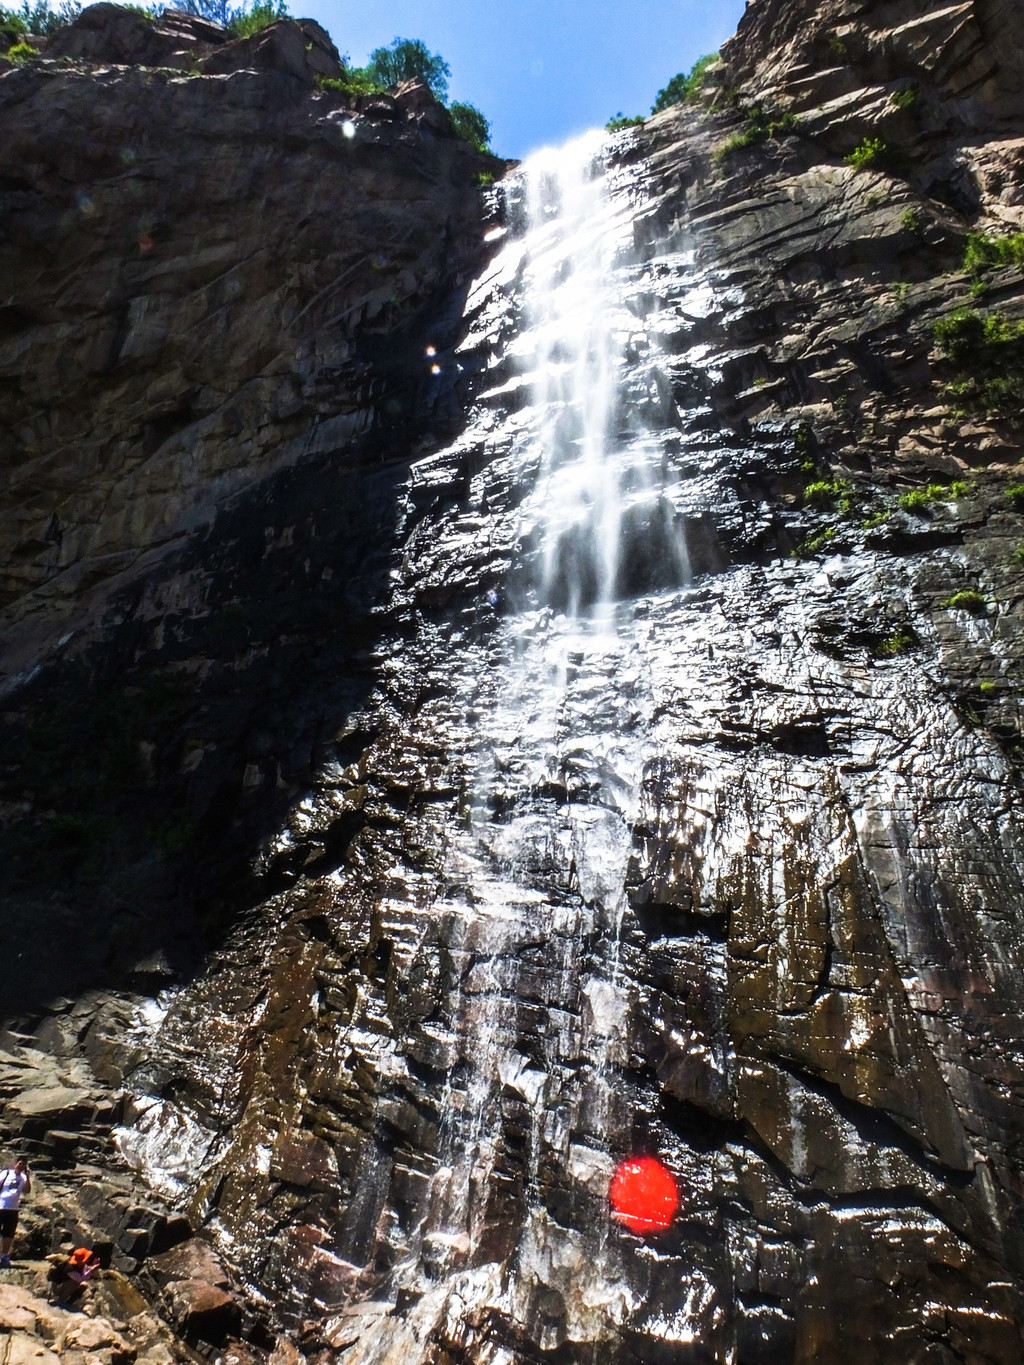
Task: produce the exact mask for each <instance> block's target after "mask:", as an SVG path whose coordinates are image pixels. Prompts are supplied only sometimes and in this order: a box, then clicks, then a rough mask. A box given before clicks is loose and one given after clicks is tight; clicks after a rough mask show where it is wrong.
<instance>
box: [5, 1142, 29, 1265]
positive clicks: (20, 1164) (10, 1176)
mask: <svg viewBox="0 0 1024 1365" xmlns="http://www.w3.org/2000/svg"><path fill="white" fill-rule="evenodd" d="M31 1193H32V1177H31V1175H30V1174H29V1169H28V1162H27V1161H26V1160H25V1158H24V1157H23V1156H19V1157H18V1159H17V1161H16V1162H15V1163H14V1165H13V1166H10V1167H8V1169H7V1170H6V1171H0V1267H2V1268H3V1269H4V1270H7V1269H9V1267H10V1264H11V1247H12V1246H13V1245H14V1234H15V1232H17V1230H18V1205H19V1204H20V1203H21V1196H22V1195H23V1194H31Z"/></svg>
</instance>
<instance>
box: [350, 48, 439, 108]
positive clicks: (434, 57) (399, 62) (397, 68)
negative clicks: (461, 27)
mask: <svg viewBox="0 0 1024 1365" xmlns="http://www.w3.org/2000/svg"><path fill="white" fill-rule="evenodd" d="M364 70H365V71H366V72H367V73H368V74H369V75H370V76H372V77H373V78H374V79H375V80H377V81H378V82H379V83H380V85H381V86H383V88H384V89H385V90H389V89H391V87H392V86H395V85H399V84H400V83H401V82H402V81H410V80H415V79H417V78H418V79H420V80H422V81H425V82H426V83H427V85H429V86H430V88H431V90H432V91H433V93H434V95H435V97H436V98H437V99H439V100H440V101H441V103H442V104H443V103H444V102H445V100H447V98H448V77H449V76H450V75H451V74H452V71H451V67H450V66H449V65H448V63H447V62H446V61H445V59H444V58H443V57H442V56H440V55H439V54H438V53H436V52H428V51H427V46H426V44H425V43H421V42H420V41H419V39H418V38H395V39H394V41H393V42H392V43H391V45H390V47H378V48H374V50H373V51H372V52H371V53H370V60H369V61H368V62H367V64H366V66H365V67H364Z"/></svg>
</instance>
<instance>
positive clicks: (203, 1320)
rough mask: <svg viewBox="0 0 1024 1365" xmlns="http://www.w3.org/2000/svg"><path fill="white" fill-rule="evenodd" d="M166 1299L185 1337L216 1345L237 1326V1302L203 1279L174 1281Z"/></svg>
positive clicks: (239, 1316) (238, 1316) (238, 1325)
mask: <svg viewBox="0 0 1024 1365" xmlns="http://www.w3.org/2000/svg"><path fill="white" fill-rule="evenodd" d="M167 1296H168V1298H169V1299H170V1303H171V1312H172V1314H173V1316H174V1320H175V1322H176V1323H177V1324H178V1327H179V1329H180V1330H181V1332H182V1333H183V1334H184V1335H185V1336H186V1337H189V1338H193V1339H197V1340H199V1341H205V1342H209V1344H210V1345H211V1346H220V1345H221V1344H222V1343H223V1342H224V1341H225V1340H226V1339H227V1338H228V1337H229V1336H232V1335H233V1334H235V1333H237V1331H238V1329H239V1327H240V1326H241V1321H242V1315H241V1310H240V1308H239V1305H238V1301H237V1300H236V1299H234V1298H232V1296H231V1295H230V1294H228V1293H226V1292H225V1291H224V1290H223V1289H220V1288H218V1287H217V1286H216V1285H213V1284H210V1283H209V1282H208V1281H206V1280H175V1281H174V1282H173V1283H172V1284H171V1285H169V1286H168V1289H167Z"/></svg>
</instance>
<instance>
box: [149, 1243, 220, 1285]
mask: <svg viewBox="0 0 1024 1365" xmlns="http://www.w3.org/2000/svg"><path fill="white" fill-rule="evenodd" d="M148 1269H149V1271H150V1273H151V1274H152V1275H153V1276H154V1278H155V1279H156V1281H157V1283H158V1284H160V1285H162V1286H164V1287H165V1288H166V1286H167V1285H170V1284H173V1283H174V1282H175V1281H177V1280H206V1281H207V1282H208V1283H209V1284H212V1285H216V1286H217V1288H219V1289H227V1288H229V1287H230V1284H231V1281H230V1280H229V1279H228V1276H227V1273H226V1272H225V1270H224V1267H223V1266H222V1265H221V1263H220V1261H219V1259H218V1258H217V1254H216V1252H215V1251H214V1250H213V1248H212V1247H210V1246H209V1245H207V1243H206V1242H203V1241H200V1239H199V1238H198V1237H191V1238H189V1240H188V1241H187V1242H182V1243H181V1245H180V1246H176V1247H174V1248H173V1250H171V1251H165V1252H164V1253H163V1254H162V1255H160V1256H154V1257H153V1258H152V1259H151V1260H150V1262H149V1264H148Z"/></svg>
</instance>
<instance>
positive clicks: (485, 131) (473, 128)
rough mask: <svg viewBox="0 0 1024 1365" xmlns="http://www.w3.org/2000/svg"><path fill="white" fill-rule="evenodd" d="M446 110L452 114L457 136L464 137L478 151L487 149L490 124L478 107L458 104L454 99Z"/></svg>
mask: <svg viewBox="0 0 1024 1365" xmlns="http://www.w3.org/2000/svg"><path fill="white" fill-rule="evenodd" d="M448 112H449V114H451V116H452V122H453V123H454V124H455V131H456V132H457V133H458V135H459V137H461V138H465V140H466V141H467V142H468V143H469V144H470V145H471V146H473V147H475V148H476V149H477V151H478V152H486V151H488V150H489V148H490V141H491V125H490V124H489V123H488V121H487V119H485V118H484V116H483V114H481V112H480V110H479V109H477V108H476V107H475V106H474V105H472V104H460V103H458V101H456V102H455V103H454V104H452V105H451V106H450V107H449V109H448Z"/></svg>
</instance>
